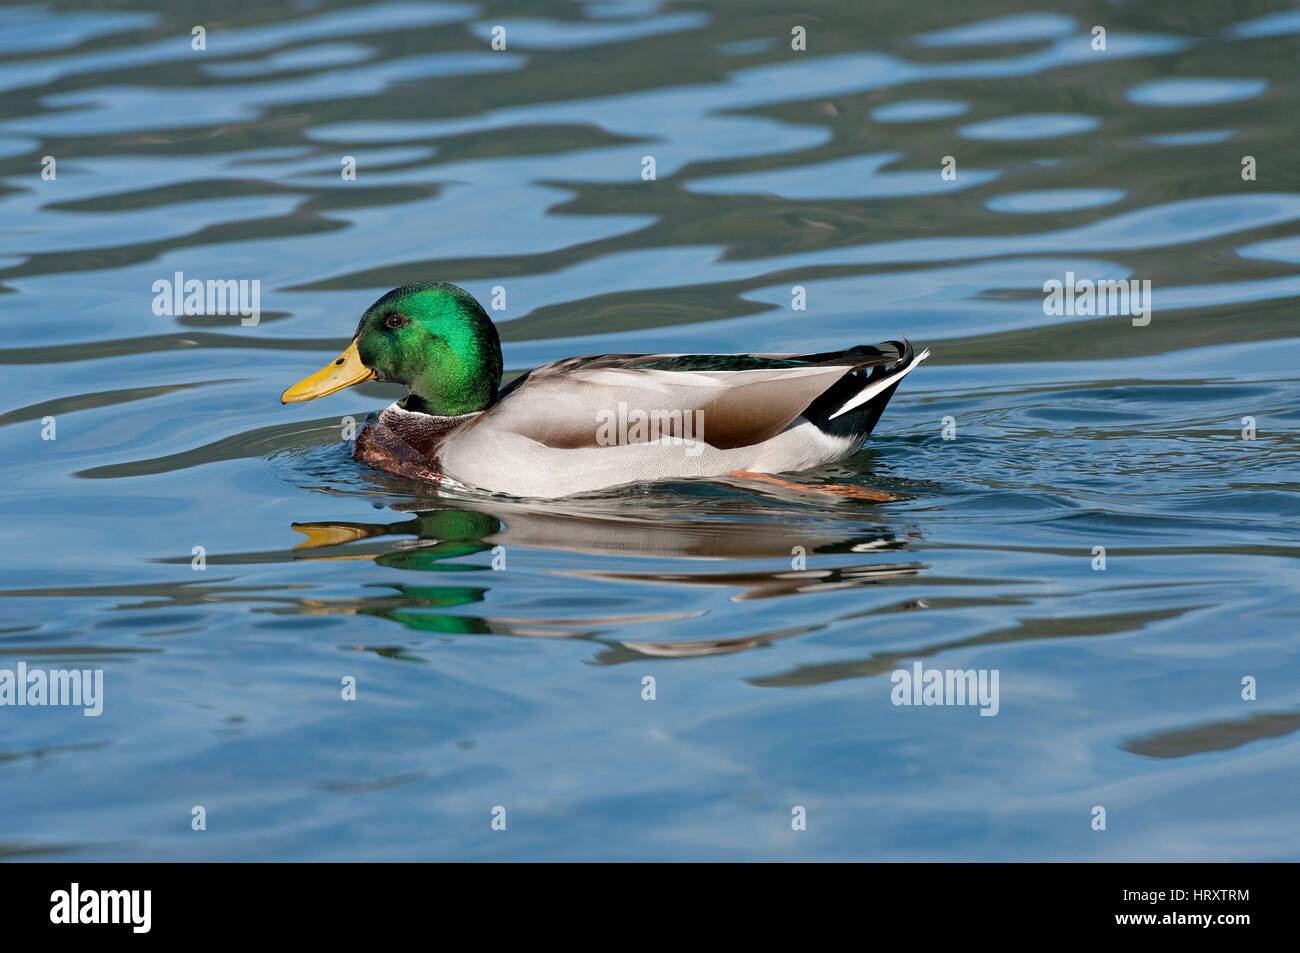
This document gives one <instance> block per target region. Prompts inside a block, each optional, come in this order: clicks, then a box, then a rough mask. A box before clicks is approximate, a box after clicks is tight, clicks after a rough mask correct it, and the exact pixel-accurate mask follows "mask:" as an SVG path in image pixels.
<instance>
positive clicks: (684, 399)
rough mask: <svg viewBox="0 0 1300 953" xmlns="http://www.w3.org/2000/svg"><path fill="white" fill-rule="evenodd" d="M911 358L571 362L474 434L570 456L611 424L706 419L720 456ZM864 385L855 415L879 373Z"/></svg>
mask: <svg viewBox="0 0 1300 953" xmlns="http://www.w3.org/2000/svg"><path fill="white" fill-rule="evenodd" d="M889 343H890V344H895V342H889ZM905 358H906V359H911V348H910V346H907V345H904V344H897V345H896V347H895V348H894V349H893V350H892V351H890V350H881V349H880V348H877V347H871V346H868V345H860V346H858V347H853V348H850V349H848V350H845V351H833V352H827V353H822V354H601V355H591V356H587V357H573V358H568V359H566V360H562V361H556V362H554V363H552V364H546V365H543V366H542V367H539V368H536V369H535V370H532V371H530V372H529V373H528V374H526V375H525V376H524V377H523V378H520V379H516V380H515V381H512V382H511V384H510V385H509V386H507V387H506V388H505V389H503V390H502V392H501V394H500V395H499V396H498V400H497V402H496V403H495V404H494V405H493V406H492V407H491V408H489V409H488V410H487V412H485V413H484V414H482V415H481V416H480V417H479V418H478V419H477V420H475V421H474V422H473V423H472V424H471V425H470V426H472V427H488V428H492V429H499V430H507V431H511V432H513V433H518V434H521V435H523V436H526V437H528V438H530V439H532V440H535V441H537V442H538V443H541V444H544V445H545V446H548V447H552V448H556V449H572V448H578V447H596V446H600V445H601V440H600V439H599V434H600V433H601V427H602V424H606V425H607V422H608V421H609V420H610V419H611V417H617V418H618V419H626V418H627V415H628V414H630V413H632V412H633V411H641V412H642V413H645V414H656V413H657V414H670V413H673V412H681V413H683V414H685V413H691V412H697V411H698V412H701V413H702V415H703V416H702V418H700V419H702V420H703V423H704V430H703V433H704V439H705V441H706V442H707V443H709V444H711V445H712V446H715V447H717V448H719V449H731V448H733V447H744V446H751V445H753V444H756V443H761V442H762V441H764V440H767V439H770V438H771V437H774V436H776V435H777V434H778V433H780V432H781V431H783V430H784V429H785V428H786V427H788V426H789V425H790V424H791V423H792V422H793V421H794V420H795V418H797V417H798V416H800V414H802V413H803V412H804V411H805V410H806V409H808V408H809V407H810V405H812V404H814V402H816V401H817V400H818V398H820V397H822V395H824V394H826V393H827V391H829V390H831V388H833V387H835V385H836V384H837V382H839V381H840V380H841V379H843V378H845V377H846V376H847V375H850V374H853V373H854V372H856V371H860V370H862V369H864V368H885V367H886V366H888V365H900V364H903V363H905ZM907 369H908V370H910V369H911V368H910V367H908V368H907ZM904 373H905V371H904ZM899 376H901V375H899ZM858 377H859V378H861V386H854V387H852V388H850V389H849V391H848V392H847V393H846V396H845V398H844V400H843V401H840V402H839V404H844V405H851V404H852V405H854V406H856V404H853V402H854V400H856V398H857V396H858V395H859V394H860V393H861V392H862V391H863V390H864V389H865V388H866V387H867V386H868V385H869V382H870V381H872V380H873V379H874V372H873V376H872V377H868V376H867V375H858ZM839 390H843V388H840V389H839ZM839 404H837V407H838V406H839Z"/></svg>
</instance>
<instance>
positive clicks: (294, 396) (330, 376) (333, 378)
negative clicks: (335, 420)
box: [280, 341, 375, 404]
mask: <svg viewBox="0 0 1300 953" xmlns="http://www.w3.org/2000/svg"><path fill="white" fill-rule="evenodd" d="M374 376H375V372H374V371H372V370H371V369H370V368H368V367H366V365H364V364H362V363H361V355H360V354H358V353H357V342H356V341H353V342H352V343H351V344H349V345H348V349H347V350H346V351H344V352H343V353H342V354H340V355H339V356H338V357H337V358H335V359H334V360H333V361H331V362H330V363H329V364H326V365H325V366H324V367H322V368H321V369H320V370H319V371H317V372H316V373H315V374H313V375H311V377H304V378H303V379H302V380H300V381H299V382H298V383H296V384H294V385H293V386H292V387H290V388H289V389H288V390H287V391H285V392H284V393H283V394H281V395H280V403H282V404H287V403H289V402H291V401H295V400H312V399H313V398H316V397H324V396H325V395H326V394H332V393H334V392H335V391H336V390H342V389H343V388H345V387H351V386H352V385H353V384H360V383H361V382H362V381H368V380H370V378H372V377H374Z"/></svg>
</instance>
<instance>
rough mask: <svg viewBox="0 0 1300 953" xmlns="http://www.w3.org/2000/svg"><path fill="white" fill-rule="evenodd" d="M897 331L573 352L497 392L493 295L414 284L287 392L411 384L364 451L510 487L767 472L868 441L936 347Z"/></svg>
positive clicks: (560, 490) (821, 459) (520, 492)
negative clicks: (728, 348) (826, 343)
mask: <svg viewBox="0 0 1300 953" xmlns="http://www.w3.org/2000/svg"><path fill="white" fill-rule="evenodd" d="M887 345H888V350H886V351H882V350H880V349H879V348H875V347H870V346H868V345H858V346H857V347H852V348H849V349H848V350H846V351H831V352H827V353H824V354H599V355H592V356H589V357H571V358H568V359H566V360H563V361H556V362H554V363H552V364H546V365H543V366H542V367H538V368H535V369H533V370H531V371H529V372H528V373H526V374H524V375H522V376H521V377H518V378H516V379H515V380H513V381H511V382H510V383H509V384H508V385H507V386H506V387H504V388H502V389H501V390H500V391H499V392H498V390H497V388H498V387H499V385H500V384H501V344H500V341H499V340H498V338H497V332H496V328H495V327H494V326H493V325H492V321H491V320H490V319H489V318H488V316H487V314H486V313H485V312H484V311H483V308H482V307H481V306H480V305H479V303H478V302H477V301H475V300H474V298H473V296H472V295H470V294H469V292H467V291H465V290H464V289H463V288H458V287H456V286H455V285H452V284H447V283H445V282H417V283H415V284H410V285H403V286H402V287H401V288H395V289H394V290H392V291H390V292H388V294H386V295H384V296H383V297H382V298H380V299H379V300H378V301H376V302H375V303H374V304H372V305H371V306H370V307H369V308H368V309H366V313H365V314H364V315H362V316H361V323H360V324H358V325H357V333H356V336H355V337H354V338H353V339H352V343H351V344H350V345H348V348H347V350H345V351H344V352H343V353H342V354H340V355H339V357H338V358H337V359H336V360H335V361H334V362H333V363H331V364H329V365H327V366H326V367H324V368H322V369H321V370H319V371H317V372H316V373H315V374H312V375H311V376H310V377H308V378H305V379H304V380H301V381H299V382H298V383H297V384H294V385H293V386H292V387H290V388H289V389H288V390H286V391H285V392H284V394H283V396H281V398H280V400H281V402H285V403H287V402H288V401H298V400H311V399H312V398H314V397H323V396H324V395H326V394H332V393H334V392H335V391H336V390H341V389H342V388H344V387H348V386H349V385H352V384H358V383H360V382H361V381H367V380H372V379H374V380H381V381H395V382H397V383H399V384H403V385H405V387H406V388H407V390H409V391H410V394H409V395H408V396H407V397H406V398H405V399H404V400H400V401H398V402H396V403H394V404H392V405H391V406H390V407H388V408H386V409H385V410H384V411H383V412H382V413H381V414H380V415H379V419H378V420H377V421H373V422H371V423H369V424H367V426H366V427H365V428H363V429H362V430H361V432H360V433H358V434H357V439H356V449H355V451H354V453H353V456H354V457H355V459H357V460H358V461H360V462H362V463H366V464H369V465H370V466H373V467H377V468H379V469H381V470H388V471H390V472H393V473H398V474H402V475H403V476H409V477H415V478H417V479H422V480H429V481H433V482H435V483H442V482H444V481H452V482H454V483H457V484H461V485H464V486H469V487H477V488H479V489H482V490H487V491H490V492H494V493H506V494H510V495H512V496H521V497H558V496H567V495H569V494H572V493H582V492H586V491H589V490H598V489H602V488H604V487H611V486H618V485H620V484H626V483H639V482H643V481H649V480H663V479H682V478H690V477H721V476H727V475H737V476H755V477H757V478H759V479H764V478H766V479H769V480H772V478H770V477H764V476H763V475H764V474H771V473H782V472H786V471H791V470H803V469H807V468H808V467H813V466H817V465H818V464H822V463H829V462H830V461H832V460H839V459H842V458H843V457H846V456H848V455H849V454H851V453H853V452H854V451H855V450H857V449H858V447H859V446H860V445H861V444H862V441H863V440H864V439H865V438H866V437H867V435H868V434H870V433H871V430H872V428H873V427H874V426H875V425H876V421H877V420H879V419H880V414H881V412H882V411H883V410H884V409H885V405H886V404H887V403H889V398H890V397H891V396H893V393H894V389H895V388H896V387H897V386H898V382H899V381H900V380H902V379H903V376H904V375H905V374H907V373H908V372H909V371H910V370H912V368H914V367H916V365H917V364H919V363H921V361H923V360H925V359H926V357H928V356H929V353H930V352H929V351H922V352H921V353H920V354H913V352H912V346H911V345H910V344H908V343H906V342H903V343H899V342H897V341H889V342H887ZM868 368H870V370H867V369H868ZM772 482H783V481H776V480H772ZM787 485H789V484H787ZM858 495H862V494H858Z"/></svg>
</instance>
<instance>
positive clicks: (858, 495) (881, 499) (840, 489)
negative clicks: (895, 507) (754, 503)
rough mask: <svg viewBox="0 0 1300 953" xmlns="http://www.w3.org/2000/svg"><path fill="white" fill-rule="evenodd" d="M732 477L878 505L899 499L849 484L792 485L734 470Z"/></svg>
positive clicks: (760, 475) (767, 475) (780, 480)
mask: <svg viewBox="0 0 1300 953" xmlns="http://www.w3.org/2000/svg"><path fill="white" fill-rule="evenodd" d="M731 476H733V477H736V478H737V479H740V480H760V481H762V482H763V483H772V484H774V485H776V486H781V487H785V488H786V489H787V490H801V491H803V492H804V493H821V494H824V495H827V496H840V497H845V498H847V499H853V500H872V501H873V502H876V503H890V502H892V501H894V500H895V499H897V497H894V496H890V495H889V494H888V493H886V492H884V491H883V490H872V489H869V488H868V487H865V486H853V485H852V484H849V483H791V482H790V481H789V480H782V479H781V478H780V477H774V476H772V474H770V473H752V472H750V471H749V470H732V471H731Z"/></svg>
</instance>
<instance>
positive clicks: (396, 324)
mask: <svg viewBox="0 0 1300 953" xmlns="http://www.w3.org/2000/svg"><path fill="white" fill-rule="evenodd" d="M405 323H406V318H404V317H402V316H401V315H400V314H390V315H389V316H388V317H387V318H385V319H384V324H386V325H387V326H388V327H389V328H390V329H391V330H396V329H397V328H400V327H401V326H402V325H403V324H405Z"/></svg>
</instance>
